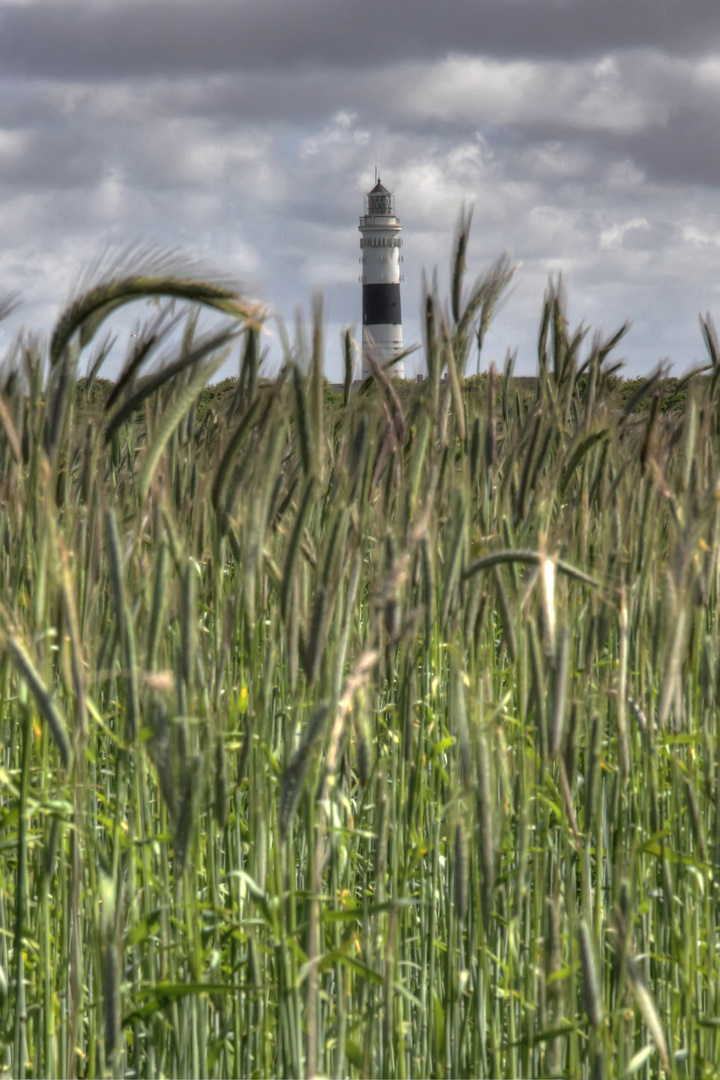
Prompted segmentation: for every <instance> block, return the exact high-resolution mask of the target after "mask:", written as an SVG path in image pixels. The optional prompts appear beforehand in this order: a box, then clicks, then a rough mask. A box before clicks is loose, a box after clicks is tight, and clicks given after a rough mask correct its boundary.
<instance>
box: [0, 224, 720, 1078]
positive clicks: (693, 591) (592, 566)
mask: <svg viewBox="0 0 720 1080" xmlns="http://www.w3.org/2000/svg"><path fill="white" fill-rule="evenodd" d="M466 233H467V223H466V222H465V223H461V229H460V233H459V237H458V243H457V246H456V254H455V268H454V283H453V290H452V291H453V299H452V304H451V307H450V310H449V312H448V313H447V314H445V313H444V309H443V307H442V306H441V305H440V303H439V302H438V300H437V298H436V297H435V296H433V295H429V296H428V297H427V301H426V312H425V314H426V342H425V358H426V362H427V368H428V378H427V379H426V381H425V382H424V383H423V384H418V385H414V386H412V387H410V388H407V389H406V391H405V392H404V393H403V394H402V399H401V397H399V396H398V393H397V391H396V387H395V385H394V384H393V383H392V382H391V381H390V380H389V379H388V378H387V376H386V375H385V373H383V372H382V371H380V370H379V369H378V370H376V372H375V375H374V378H373V379H372V380H370V381H369V382H368V383H367V384H365V385H363V386H362V387H361V388H360V390H359V391H358V392H356V393H353V394H349V393H347V392H345V393H344V394H343V395H342V396H340V397H339V398H338V399H337V400H335V401H332V402H330V403H329V404H328V403H327V402H326V400H325V386H324V382H323V377H322V349H323V346H322V319H321V312H320V311H319V310H316V312H315V318H314V325H313V327H312V332H311V335H310V340H309V341H308V342H306V341H305V340H304V337H303V334H302V332H301V330H298V334H297V338H296V340H295V341H294V342H292V343H288V344H287V358H286V364H285V367H284V368H283V370H282V372H281V374H280V375H279V376H278V378H277V379H275V380H273V381H272V382H270V383H267V382H264V381H261V380H260V379H259V374H258V372H259V330H258V327H259V323H260V321H261V318H262V315H261V313H260V312H258V311H257V310H254V309H251V308H250V307H248V306H247V305H241V304H240V303H239V301H237V299H236V298H234V297H233V296H232V294H230V293H229V291H228V290H222V289H220V288H218V287H217V286H212V287H210V286H202V285H200V284H197V283H194V282H191V281H186V280H179V279H177V278H172V277H165V278H163V277H162V276H155V277H152V276H147V275H146V276H145V277H144V278H143V279H142V284H143V285H144V293H143V290H142V289H141V288H140V285H139V284H138V279H137V278H131V279H122V278H119V279H116V280H113V281H112V282H110V283H108V282H105V284H103V283H102V282H101V283H100V284H99V285H97V286H95V287H94V288H93V289H90V290H88V292H87V294H86V296H85V297H84V298H80V299H79V300H77V301H76V302H75V303H74V304H73V305H71V306H70V308H69V309H68V311H67V312H66V313H65V314H64V316H63V317H62V319H61V320H60V322H59V324H58V329H57V330H56V332H55V334H54V335H53V339H52V348H51V352H50V358H51V361H52V367H51V371H50V375H49V382H48V383H47V385H45V383H44V375H43V366H42V361H43V357H42V356H41V355H36V354H35V352H34V351H33V347H32V346H29V347H28V348H27V349H26V350H25V353H24V355H23V356H22V357H19V358H18V360H19V363H20V373H19V374H18V376H17V377H14V376H11V377H9V378H6V380H5V386H4V390H3V394H2V398H1V399H0V424H1V426H2V435H0V486H1V487H2V493H1V494H0V499H1V503H0V636H1V642H2V654H1V657H0V687H1V688H2V693H1V694H0V708H1V709H2V725H1V727H0V739H1V744H2V745H1V756H0V815H1V816H0V931H1V933H0V968H1V978H0V989H1V990H2V996H1V1001H0V1022H1V1023H2V1030H3V1033H4V1040H3V1042H2V1044H1V1045H0V1066H1V1067H2V1069H3V1070H4V1072H5V1074H7V1075H13V1076H43V1075H63V1076H64V1075H88V1076H94V1075H102V1074H108V1075H118V1076H122V1075H124V1074H130V1075H136V1076H141V1075H142V1076H160V1075H166V1076H186V1075H192V1076H218V1077H220V1076H239V1075H243V1076H252V1075H257V1076H276V1075H288V1076H290V1075H293V1076H301V1075H306V1076H311V1075H316V1074H322V1075H328V1076H329V1075H350V1076H371V1075H373V1076H417V1077H422V1076H448V1075H452V1076H481V1077H490V1076H507V1077H516V1076H563V1075H564V1076H570V1077H581V1076H587V1077H590V1076H602V1075H604V1076H608V1077H614V1076H618V1077H619V1076H622V1075H626V1074H628V1072H630V1073H632V1072H633V1071H634V1074H635V1075H638V1076H643V1075H644V1076H657V1075H661V1073H662V1072H663V1071H664V1072H665V1073H666V1074H667V1075H672V1076H693V1077H696V1076H711V1075H715V1074H716V1071H717V1069H718V1067H719V1065H720V1045H719V1043H718V1037H717V1024H716V1017H717V1016H718V1015H719V1014H720V1011H719V1007H720V1002H718V1000H717V998H718V992H719V991H718V986H719V985H720V980H719V979H718V970H717V968H718V953H717V942H716V926H717V920H718V910H717V909H718V885H717V876H718V864H719V862H720V799H719V798H718V788H719V785H720V774H719V773H718V761H717V757H718V751H717V747H718V745H720V744H719V742H718V736H719V735H720V731H719V730H718V708H717V698H718V671H719V670H720V656H719V655H718V635H717V625H716V609H717V604H718V584H719V577H718V575H719V572H720V562H719V558H718V553H719V550H720V548H719V546H718V527H719V517H718V464H719V456H720V431H719V428H718V419H717V407H716V401H717V396H718V386H717V383H718V378H717V376H718V374H719V373H720V369H719V368H718V367H717V365H716V364H715V363H714V365H713V368H712V370H711V372H710V374H709V377H707V378H703V380H702V381H700V380H694V381H693V380H690V382H689V383H688V384H687V387H686V388H684V389H685V390H686V392H687V396H686V399H685V400H684V401H683V403H682V407H681V408H680V407H678V408H673V409H671V410H669V411H668V410H665V409H664V408H663V401H664V395H665V387H664V385H663V383H662V382H661V381H660V379H659V378H657V377H652V378H651V379H649V380H647V381H646V382H645V383H644V384H643V385H641V386H638V387H637V388H636V389H635V390H634V392H633V393H632V394H631V396H630V399H629V400H626V401H625V404H624V405H623V404H622V402H620V403H618V401H617V399H616V398H615V397H614V396H613V395H614V393H615V390H616V389H617V387H616V383H615V382H613V380H614V379H615V378H616V376H615V374H614V361H613V357H614V353H613V349H614V347H615V346H616V345H617V342H618V341H619V339H620V336H621V335H620V334H617V335H614V336H613V337H612V338H609V339H607V340H606V339H603V338H601V337H598V338H596V339H595V340H594V342H593V343H592V344H591V345H590V347H589V348H588V347H587V342H586V343H585V344H584V345H583V335H582V333H581V332H579V333H575V334H572V333H570V331H569V329H568V326H567V321H566V320H565V318H564V308H563V300H562V295H561V293H560V291H559V290H558V289H557V288H551V289H549V291H548V295H547V297H546V302H545V307H544V311H543V316H542V322H541V330H540V334H539V345H538V376H537V381H536V383H535V385H534V387H533V388H532V390H531V391H528V389H527V387H524V388H522V387H520V388H519V385H518V384H517V383H516V381H515V380H514V379H513V375H512V360H509V361H508V363H507V366H506V370H505V373H504V376H503V377H502V379H501V378H500V377H499V376H498V377H496V376H495V375H494V374H491V375H490V376H489V378H488V379H486V380H485V382H484V383H483V385H482V386H481V387H479V388H478V389H477V392H465V393H464V392H463V381H464V376H465V372H466V368H467V364H468V357H469V354H470V351H471V347H472V346H474V344H475V342H477V343H478V344H481V340H482V336H483V334H484V330H485V328H486V326H487V322H488V320H489V318H490V316H491V313H492V305H493V303H494V302H495V300H496V298H497V296H498V295H499V294H500V292H501V290H502V287H503V285H504V284H505V283H506V282H507V280H508V278H509V270H508V267H507V266H506V265H505V264H498V265H497V266H496V267H494V268H493V269H492V271H491V272H490V273H489V274H488V275H487V276H486V277H485V278H483V279H481V280H480V281H479V282H478V283H476V285H475V286H474V287H473V288H472V289H470V290H469V292H468V293H466V294H463V290H462V268H463V267H462V263H463V257H464V250H465V247H464V245H466V243H467V237H466ZM103 288H105V289H106V292H105V293H103ZM163 294H165V295H170V296H172V297H175V298H176V299H177V298H185V299H187V300H188V301H189V302H191V303H209V304H211V306H213V307H216V308H220V309H221V310H222V311H224V312H226V313H228V314H229V315H230V317H231V321H229V322H228V323H227V324H226V325H224V326H223V327H221V329H220V330H218V331H216V332H214V333H213V334H212V335H210V336H208V337H206V338H198V336H197V334H196V332H195V316H194V315H193V314H192V313H191V314H190V315H189V316H188V318H187V321H186V329H185V334H184V337H183V341H182V343H181V345H180V347H179V349H178V352H177V355H176V356H174V357H173V358H172V362H171V363H169V364H166V365H165V366H164V367H163V369H162V371H161V373H160V374H159V375H156V376H152V375H151V376H147V375H145V372H146V371H147V368H148V363H149V362H151V361H152V359H153V357H154V355H155V352H156V350H157V349H158V348H159V346H160V344H161V343H162V342H163V341H164V340H169V338H167V334H166V331H168V332H169V327H170V326H171V324H172V321H173V314H172V312H171V310H170V309H169V308H162V309H161V310H160V312H159V313H158V315H157V318H156V319H155V322H154V324H152V325H151V326H150V327H149V328H147V329H146V331H144V332H143V334H141V335H140V340H139V341H138V343H137V344H136V345H135V349H134V352H133V354H132V355H131V356H130V357H129V360H128V365H127V368H126V372H125V374H124V376H123V378H121V380H120V381H119V383H118V384H117V386H116V388H115V389H114V390H113V391H112V393H111V394H108V393H105V392H103V393H102V394H101V395H100V400H99V401H97V400H96V401H95V402H94V403H93V402H92V394H93V385H92V384H93V381H94V378H95V376H96V375H97V372H98V370H99V368H100V364H101V362H102V352H103V346H100V348H99V349H98V350H97V351H96V353H95V354H94V358H93V360H94V362H93V363H91V368H92V369H93V371H92V373H91V376H90V378H89V379H88V380H86V381H85V382H84V383H82V384H80V385H78V381H77V378H76V372H77V366H78V363H79V361H80V357H81V351H80V350H81V349H82V348H84V347H86V346H88V345H90V343H91V341H92V339H93V337H94V336H95V334H96V331H97V329H98V325H99V322H100V320H101V318H102V316H103V315H104V314H107V313H108V312H109V310H111V307H112V306H117V304H118V303H119V302H126V301H130V300H132V299H135V298H136V297H137V296H139V295H140V296H142V295H151V296H157V295H163ZM705 333H706V337H707V340H708V342H709V348H710V353H711V359H712V360H713V361H715V358H716V355H717V354H716V352H715V351H714V336H713V333H712V327H711V326H710V325H709V324H705ZM236 338H239V346H240V349H241V356H242V365H241V375H240V378H239V379H238V380H237V382H235V383H234V384H233V385H232V386H230V387H228V388H227V392H226V393H223V394H222V395H219V396H218V397H217V398H216V400H213V401H211V402H207V401H206V402H205V406H206V407H204V408H203V409H200V410H199V409H198V407H197V406H198V401H199V400H200V398H201V395H202V393H203V387H204V385H205V383H206V381H207V380H208V378H210V377H211V376H212V373H213V371H214V370H216V367H217V364H218V362H219V361H220V360H221V359H222V355H223V349H225V348H227V347H229V346H230V345H231V344H234V342H235V339H236ZM581 348H582V349H583V350H584V351H583V357H584V358H585V359H584V360H583V362H582V363H581V362H580V359H579V356H580V352H581ZM143 349H144V350H145V351H144V353H143V351H142V350H143ZM346 352H347V357H348V361H349V360H351V354H350V350H349V348H348V349H347V350H346ZM445 372H447V376H448V377H447V379H446V380H443V378H442V376H443V374H444V373H445ZM141 376H142V377H141ZM347 385H349V382H348V383H347ZM681 389H682V388H681ZM675 390H677V387H676V388H675Z"/></svg>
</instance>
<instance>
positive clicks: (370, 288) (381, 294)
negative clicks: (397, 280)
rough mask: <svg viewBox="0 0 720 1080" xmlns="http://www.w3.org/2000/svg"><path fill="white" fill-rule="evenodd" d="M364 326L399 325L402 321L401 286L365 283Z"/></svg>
mask: <svg viewBox="0 0 720 1080" xmlns="http://www.w3.org/2000/svg"><path fill="white" fill-rule="evenodd" d="M362 299H363V326H398V325H399V324H400V323H402V312H401V309H400V286H399V285H388V284H385V283H381V284H379V285H368V284H366V285H363V297H362Z"/></svg>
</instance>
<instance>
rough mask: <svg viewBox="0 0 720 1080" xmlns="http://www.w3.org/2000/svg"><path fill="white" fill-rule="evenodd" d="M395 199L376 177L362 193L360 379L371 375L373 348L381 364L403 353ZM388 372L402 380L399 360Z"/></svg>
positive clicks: (400, 228)
mask: <svg viewBox="0 0 720 1080" xmlns="http://www.w3.org/2000/svg"><path fill="white" fill-rule="evenodd" d="M394 201H395V200H394V198H393V196H392V194H391V192H389V191H388V189H387V188H386V187H384V186H383V184H381V182H380V179H379V178H378V180H377V183H376V184H375V187H374V188H373V189H372V191H369V192H368V194H367V195H366V196H365V213H364V214H363V216H362V217H361V218H360V226H359V228H360V249H361V251H362V255H361V258H360V262H361V263H362V275H361V281H362V353H363V378H366V377H367V376H368V375H369V374H370V365H369V364H368V362H367V354H368V352H369V351H372V352H373V354H374V356H375V357H376V358H377V360H378V362H379V363H380V364H381V365H382V366H383V367H384V366H386V365H387V364H388V363H389V362H390V361H392V359H393V357H395V356H397V355H398V354H399V353H401V352H402V347H403V340H402V313H401V308H400V282H401V281H402V274H401V273H400V263H401V262H402V255H401V254H400V248H401V247H402V238H401V236H400V233H401V231H402V226H401V225H400V220H399V218H397V217H396V216H395V206H394ZM390 374H391V375H394V376H398V377H399V378H401V379H403V378H404V377H405V365H404V363H403V361H402V360H399V361H398V362H397V363H396V364H394V365H392V366H391V368H390Z"/></svg>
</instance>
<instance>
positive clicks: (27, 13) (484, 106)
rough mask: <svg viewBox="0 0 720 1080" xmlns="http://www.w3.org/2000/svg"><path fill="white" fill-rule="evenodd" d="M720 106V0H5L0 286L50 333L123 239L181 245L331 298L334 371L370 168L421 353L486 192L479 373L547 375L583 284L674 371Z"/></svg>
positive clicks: (717, 240)
mask: <svg viewBox="0 0 720 1080" xmlns="http://www.w3.org/2000/svg"><path fill="white" fill-rule="evenodd" d="M719 118H720V5H718V4H717V0H184V2H183V0H141V2H136V0H82V2H78V0H58V2H56V0H25V2H16V3H8V2H4V0H0V293H2V292H5V291H9V290H17V291H19V292H20V293H21V294H22V296H23V298H24V301H25V303H24V306H23V308H22V310H21V311H20V312H19V313H18V315H17V316H16V318H15V323H17V322H18V321H20V322H22V323H23V324H24V325H26V326H31V327H33V328H34V329H36V330H42V331H45V332H47V331H49V329H50V328H51V326H52V324H53V320H54V318H55V317H56V316H57V313H58V311H59V310H60V307H61V305H62V303H63V301H64V300H65V299H66V298H67V296H68V293H69V291H70V290H71V288H72V287H73V285H74V284H75V283H76V282H77V280H78V277H79V275H80V274H81V272H82V271H83V270H84V269H85V268H86V267H87V266H88V264H90V263H91V262H92V261H93V260H94V259H95V258H96V257H97V256H98V254H99V253H101V252H102V251H103V250H105V249H106V248H107V246H108V245H111V246H113V247H124V246H126V245H127V244H128V243H135V242H140V243H141V244H147V245H149V244H160V245H162V246H163V247H167V248H180V249H182V250H183V251H187V252H189V253H191V254H193V255H195V256H198V257H199V258H201V259H203V260H205V262H206V263H208V264H209V265H210V266H212V267H213V268H214V269H216V270H217V271H219V272H220V273H222V274H225V275H229V276H230V277H231V278H232V279H234V280H236V281H238V282H240V283H242V285H243V286H244V287H245V288H246V289H247V290H248V291H249V292H250V293H252V294H253V295H254V296H257V297H259V298H261V299H262V300H264V301H266V302H267V303H268V304H270V305H272V307H273V308H274V309H275V310H276V311H278V312H279V313H281V314H282V315H283V316H284V317H285V318H286V319H288V320H291V319H292V318H293V313H294V311H295V309H296V307H297V306H298V305H301V306H302V308H303V309H304V310H305V311H307V310H308V309H309V305H310V300H311V297H312V294H313V292H314V290H316V289H317V288H321V289H322V290H323V292H324V296H325V307H326V316H327V341H326V370H327V373H328V375H329V376H330V377H331V378H337V377H339V374H340V349H339V332H340V328H341V326H343V325H348V324H357V322H358V321H359V315H360V285H359V284H358V280H357V275H358V270H359V267H358V258H359V254H360V251H359V234H358V232H357V224H358V215H359V214H360V213H362V209H363V193H364V192H365V191H366V190H368V188H369V187H371V186H372V182H373V177H374V169H375V165H376V164H377V166H378V167H379V170H380V175H381V177H382V180H383V182H384V183H385V184H386V185H387V186H388V187H389V188H391V190H393V191H394V192H395V196H396V208H397V212H398V214H399V215H400V217H401V220H402V223H403V236H404V242H405V246H404V255H405V262H404V271H405V282H404V285H403V290H404V291H403V306H404V332H405V340H406V343H409V342H411V341H417V340H419V338H420V321H419V310H420V297H421V280H422V272H423V270H425V271H427V272H429V273H431V272H432V271H433V269H434V268H435V267H437V268H438V271H439V277H440V282H441V287H442V288H445V287H446V283H447V276H448V275H447V267H448V261H449V254H450V248H451V243H452V235H453V230H454V225H455V222H456V219H457V215H458V211H459V209H460V206H461V205H462V203H463V200H465V201H466V202H470V203H472V204H473V205H474V218H473V234H472V238H471V271H472V273H477V272H480V271H481V270H482V269H483V267H485V266H487V265H488V264H489V263H490V262H491V261H493V260H494V259H495V257H496V256H497V255H499V254H500V253H502V252H503V251H505V250H507V251H509V252H510V253H511V254H512V257H513V259H514V260H515V261H517V262H518V263H520V264H521V265H520V269H519V271H518V274H517V278H516V283H515V287H514V290H513V291H512V294H511V295H510V296H509V298H508V300H507V302H506V304H505V306H504V308H503V310H502V311H501V312H500V314H499V315H498V318H497V319H496V323H495V327H494V330H493V333H492V334H491V336H490V337H489V339H488V343H487V347H486V356H485V359H486V360H489V359H491V358H494V359H495V360H496V361H498V362H500V363H501V362H502V360H503V357H504V354H505V351H506V348H507V346H508V345H510V346H513V347H514V346H516V345H517V346H518V347H519V357H518V369H519V370H520V371H524V372H528V373H529V372H532V371H533V370H534V341H535V338H536V334H537V324H538V316H539V313H540V309H541V304H542V296H543V291H544V287H545V283H546V281H547V278H548V275H549V274H551V273H555V272H558V271H562V273H563V274H564V275H565V277H566V280H567V285H568V292H569V297H570V317H571V321H572V322H573V323H576V322H579V321H580V320H581V319H584V320H585V321H586V322H588V323H590V324H592V325H593V326H599V327H601V328H603V329H604V330H606V331H608V332H609V331H611V330H613V329H615V328H616V327H617V326H618V325H619V324H620V323H621V322H622V321H624V320H625V319H626V318H630V319H631V320H632V324H633V325H632V331H631V334H630V335H629V336H628V338H627V339H626V341H625V343H624V354H625V356H626V357H627V362H628V370H629V372H630V373H633V374H640V373H643V372H645V371H649V370H651V369H652V368H653V367H654V366H655V365H656V364H657V362H658V361H660V360H664V359H666V358H667V359H669V360H670V361H672V362H673V364H674V370H675V372H676V373H679V372H681V371H683V370H686V369H687V368H688V367H689V366H690V365H691V364H692V363H694V362H697V361H699V360H701V359H702V358H703V346H702V341H701V338H700V334H699V331H698V324H697V315H698V312H700V311H703V312H705V311H707V310H710V311H714V312H715V314H716V318H717V319H718V321H719V322H720V272H719V271H720V123H719ZM136 315H137V312H134V313H126V314H124V315H122V316H120V317H119V320H118V322H117V323H116V326H117V327H118V328H119V332H120V334H121V337H122V335H123V334H124V335H127V333H128V332H129V328H130V325H131V323H132V322H133V320H134V318H135V317H136ZM123 320H124V321H123ZM4 333H5V335H6V336H7V334H8V329H5V331H4ZM413 365H414V360H411V361H410V363H409V364H408V368H409V370H410V372H412V370H413Z"/></svg>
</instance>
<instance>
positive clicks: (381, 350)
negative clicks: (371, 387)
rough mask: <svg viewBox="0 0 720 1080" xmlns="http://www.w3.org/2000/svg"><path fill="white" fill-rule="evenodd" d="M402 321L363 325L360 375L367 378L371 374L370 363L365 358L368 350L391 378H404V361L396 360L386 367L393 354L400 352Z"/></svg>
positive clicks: (401, 345)
mask: <svg viewBox="0 0 720 1080" xmlns="http://www.w3.org/2000/svg"><path fill="white" fill-rule="evenodd" d="M402 347H403V338H402V323H384V324H378V325H375V326H364V327H363V342H362V354H363V361H362V377H363V379H367V378H368V377H369V376H370V375H371V374H372V369H371V367H370V364H369V363H368V361H367V359H366V353H368V352H370V353H372V355H373V356H374V357H375V359H376V360H377V362H378V363H379V364H380V367H382V368H385V370H386V371H387V374H388V375H389V376H390V377H391V378H393V379H404V378H405V361H404V360H398V362H397V363H396V364H393V365H392V366H391V367H387V365H388V364H389V363H390V361H391V360H392V359H393V357H394V356H397V355H398V353H401V352H402Z"/></svg>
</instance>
